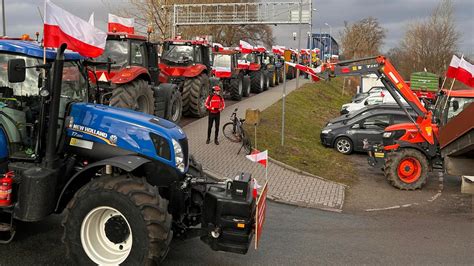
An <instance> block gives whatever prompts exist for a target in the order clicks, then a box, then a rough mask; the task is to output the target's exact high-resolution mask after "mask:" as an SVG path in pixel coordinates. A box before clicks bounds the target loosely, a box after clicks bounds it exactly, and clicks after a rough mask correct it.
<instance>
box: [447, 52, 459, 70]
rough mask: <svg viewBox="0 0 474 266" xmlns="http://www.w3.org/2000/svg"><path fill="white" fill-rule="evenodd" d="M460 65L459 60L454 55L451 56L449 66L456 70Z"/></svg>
mask: <svg viewBox="0 0 474 266" xmlns="http://www.w3.org/2000/svg"><path fill="white" fill-rule="evenodd" d="M460 63H461V59H459V58H458V57H457V56H456V55H453V58H452V59H451V62H450V63H449V66H451V67H455V68H457V67H459V64H460Z"/></svg>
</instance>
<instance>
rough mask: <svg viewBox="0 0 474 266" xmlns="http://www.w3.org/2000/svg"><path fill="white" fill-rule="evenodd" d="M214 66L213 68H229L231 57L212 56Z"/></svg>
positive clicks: (222, 55)
mask: <svg viewBox="0 0 474 266" xmlns="http://www.w3.org/2000/svg"><path fill="white" fill-rule="evenodd" d="M214 66H215V67H227V68H230V67H231V56H230V55H225V54H216V55H214Z"/></svg>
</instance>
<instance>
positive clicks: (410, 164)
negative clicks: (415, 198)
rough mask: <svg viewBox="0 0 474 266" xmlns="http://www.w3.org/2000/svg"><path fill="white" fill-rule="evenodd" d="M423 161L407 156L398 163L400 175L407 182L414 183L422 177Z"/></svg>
mask: <svg viewBox="0 0 474 266" xmlns="http://www.w3.org/2000/svg"><path fill="white" fill-rule="evenodd" d="M420 176H421V163H420V161H419V160H418V159H416V158H413V157H407V158H404V159H402V160H401V161H400V163H399V164H398V177H399V178H400V180H401V181H403V182H405V183H408V184H410V183H413V182H416V181H417V180H418V179H420Z"/></svg>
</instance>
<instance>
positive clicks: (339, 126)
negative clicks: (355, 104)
mask: <svg viewBox="0 0 474 266" xmlns="http://www.w3.org/2000/svg"><path fill="white" fill-rule="evenodd" d="M409 113H410V115H412V116H413V117H416V114H415V113H414V111H412V110H409ZM409 121H410V119H409V118H408V116H407V115H406V113H405V112H404V111H403V110H401V109H396V108H377V109H373V110H368V111H366V112H361V113H360V114H359V115H355V116H352V117H351V118H350V119H349V120H342V121H339V122H336V123H334V124H331V125H329V126H326V127H325V128H323V130H322V131H321V134H320V138H321V143H322V144H323V145H324V146H327V147H331V148H332V147H334V148H335V149H336V150H337V151H338V152H340V153H342V154H351V153H352V152H353V151H358V152H364V151H365V150H364V139H366V140H367V141H368V143H370V144H371V145H374V144H378V143H382V134H383V132H384V129H385V128H386V127H387V126H389V125H393V124H399V123H406V122H409Z"/></svg>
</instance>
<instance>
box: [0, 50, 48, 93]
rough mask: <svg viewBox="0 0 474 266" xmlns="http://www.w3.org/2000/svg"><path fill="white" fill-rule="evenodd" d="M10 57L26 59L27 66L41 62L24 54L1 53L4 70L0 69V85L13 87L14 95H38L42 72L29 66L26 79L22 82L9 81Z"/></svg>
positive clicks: (0, 57) (0, 58)
mask: <svg viewBox="0 0 474 266" xmlns="http://www.w3.org/2000/svg"><path fill="white" fill-rule="evenodd" d="M10 59H25V63H26V65H27V66H34V65H39V64H41V63H42V62H41V60H40V59H37V58H32V57H26V56H24V55H14V54H0V65H1V67H2V71H0V87H7V88H11V89H13V95H15V96H36V95H38V93H39V90H38V75H39V73H40V72H38V71H36V69H34V68H27V69H26V75H25V81H24V82H20V83H10V82H8V75H7V74H8V73H7V67H8V60H10Z"/></svg>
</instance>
